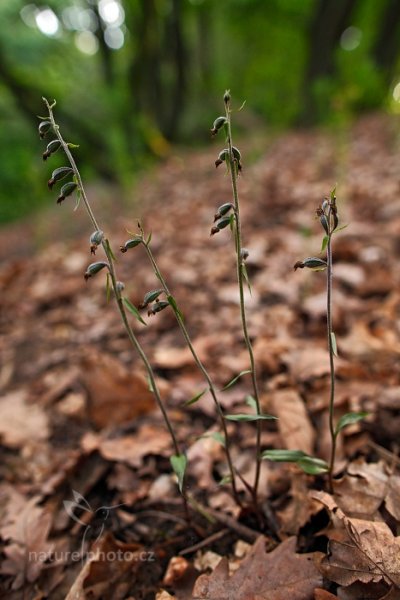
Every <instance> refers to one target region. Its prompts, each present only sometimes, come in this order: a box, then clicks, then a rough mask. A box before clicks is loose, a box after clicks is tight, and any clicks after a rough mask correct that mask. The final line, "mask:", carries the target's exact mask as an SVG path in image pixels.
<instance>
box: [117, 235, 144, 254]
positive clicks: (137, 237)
mask: <svg viewBox="0 0 400 600" xmlns="http://www.w3.org/2000/svg"><path fill="white" fill-rule="evenodd" d="M142 242H143V238H142V236H141V235H134V236H133V238H131V239H130V240H128V241H127V242H125V244H123V245H122V246H120V247H119V249H120V250H121V252H127V251H128V250H130V248H135V246H139V244H141V243H142Z"/></svg>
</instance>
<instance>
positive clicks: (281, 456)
mask: <svg viewBox="0 0 400 600" xmlns="http://www.w3.org/2000/svg"><path fill="white" fill-rule="evenodd" d="M306 456H307V454H306V453H305V452H303V451H302V450H284V449H282V450H265V451H264V452H263V453H262V454H261V458H263V459H266V460H272V461H274V462H298V461H299V460H301V459H303V458H305V457H306Z"/></svg>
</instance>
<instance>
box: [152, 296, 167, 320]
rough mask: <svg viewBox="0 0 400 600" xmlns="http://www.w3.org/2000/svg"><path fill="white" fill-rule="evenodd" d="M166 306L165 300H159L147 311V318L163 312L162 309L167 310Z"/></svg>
mask: <svg viewBox="0 0 400 600" xmlns="http://www.w3.org/2000/svg"><path fill="white" fill-rule="evenodd" d="M167 306H169V302H167V301H166V300H161V301H160V302H155V303H154V304H152V305H151V306H150V307H149V309H148V311H147V315H148V316H149V317H151V316H152V315H155V314H156V313H159V312H161V311H162V310H164V308H167Z"/></svg>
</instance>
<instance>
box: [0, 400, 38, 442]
mask: <svg viewBox="0 0 400 600" xmlns="http://www.w3.org/2000/svg"><path fill="white" fill-rule="evenodd" d="M26 398H27V394H26V392H25V391H23V390H18V391H15V392H11V393H10V394H7V395H6V396H4V397H3V398H2V399H1V400H0V438H1V439H2V442H3V444H5V445H6V446H9V447H11V448H18V447H20V446H24V445H26V444H27V443H29V442H36V441H40V440H45V439H47V437H48V435H49V426H48V419H47V416H46V414H45V413H44V412H43V410H42V409H41V407H40V406H38V405H37V404H28V402H27V401H26Z"/></svg>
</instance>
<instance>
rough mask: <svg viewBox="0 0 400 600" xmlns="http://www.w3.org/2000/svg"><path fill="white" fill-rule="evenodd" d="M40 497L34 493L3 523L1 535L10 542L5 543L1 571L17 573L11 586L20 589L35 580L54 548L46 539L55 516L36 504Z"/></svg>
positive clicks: (6, 573)
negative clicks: (10, 518)
mask: <svg viewBox="0 0 400 600" xmlns="http://www.w3.org/2000/svg"><path fill="white" fill-rule="evenodd" d="M39 500H40V497H39V496H34V497H33V498H31V499H30V500H29V501H28V502H26V504H25V506H24V507H23V508H22V510H21V511H20V512H19V513H18V514H14V515H13V517H12V520H11V521H10V522H9V523H8V524H6V525H4V526H3V527H2V528H1V530H0V533H1V537H2V538H3V539H4V540H8V541H9V543H8V544H7V545H6V546H4V548H3V552H4V554H5V555H6V557H7V558H6V559H5V560H3V562H2V565H1V568H0V572H1V573H2V574H3V575H15V579H14V581H13V585H12V588H13V589H15V590H17V589H19V588H20V587H21V586H22V585H23V584H24V583H25V582H26V581H28V582H30V583H32V582H33V581H36V580H37V578H38V577H39V575H40V572H41V570H42V569H43V565H44V562H45V561H46V559H47V558H48V556H49V554H50V553H51V551H52V549H53V544H51V543H49V542H48V541H47V537H48V535H49V532H50V527H51V522H52V517H51V515H50V513H49V512H48V511H46V509H44V508H40V507H39V506H37V504H38V502H39Z"/></svg>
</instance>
